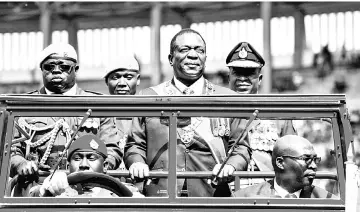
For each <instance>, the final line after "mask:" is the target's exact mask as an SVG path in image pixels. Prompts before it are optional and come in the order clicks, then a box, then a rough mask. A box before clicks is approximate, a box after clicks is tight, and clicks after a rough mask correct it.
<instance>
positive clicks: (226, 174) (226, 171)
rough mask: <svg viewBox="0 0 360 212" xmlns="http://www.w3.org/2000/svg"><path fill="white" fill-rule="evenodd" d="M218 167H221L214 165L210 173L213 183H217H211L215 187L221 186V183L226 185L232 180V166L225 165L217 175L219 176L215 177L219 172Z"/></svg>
mask: <svg viewBox="0 0 360 212" xmlns="http://www.w3.org/2000/svg"><path fill="white" fill-rule="evenodd" d="M220 167H221V164H216V165H215V167H214V169H213V171H212V174H213V177H214V181H215V182H217V183H216V184H215V182H214V181H213V183H214V184H215V185H217V184H221V183H228V182H231V181H232V180H233V174H234V172H235V168H234V167H233V166H232V165H229V164H225V165H224V167H223V169H222V170H221V172H220V173H219V175H217V174H218V172H219V170H220Z"/></svg>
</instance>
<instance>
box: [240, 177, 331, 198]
mask: <svg viewBox="0 0 360 212" xmlns="http://www.w3.org/2000/svg"><path fill="white" fill-rule="evenodd" d="M233 196H235V197H272V198H281V197H280V196H278V195H277V194H276V191H275V189H274V180H269V181H266V182H263V183H260V184H257V185H253V186H249V187H246V188H243V189H240V190H238V191H236V192H234V193H233ZM300 198H336V196H335V195H334V194H332V193H329V192H327V191H326V190H324V189H322V188H319V187H317V186H314V185H311V186H309V187H306V188H304V189H303V190H302V191H301V193H300Z"/></svg>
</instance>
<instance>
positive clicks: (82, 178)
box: [67, 172, 133, 197]
mask: <svg viewBox="0 0 360 212" xmlns="http://www.w3.org/2000/svg"><path fill="white" fill-rule="evenodd" d="M67 179H68V182H69V185H76V184H78V183H80V184H81V185H83V186H84V185H85V186H87V185H90V186H95V187H100V188H104V189H106V190H109V191H112V192H114V194H116V195H117V196H119V197H132V195H133V193H132V192H131V191H130V190H129V189H128V188H127V187H126V186H125V185H124V184H123V183H121V182H120V180H118V179H116V178H114V177H112V176H109V175H107V174H103V173H98V172H74V173H71V174H69V175H68V177H67Z"/></svg>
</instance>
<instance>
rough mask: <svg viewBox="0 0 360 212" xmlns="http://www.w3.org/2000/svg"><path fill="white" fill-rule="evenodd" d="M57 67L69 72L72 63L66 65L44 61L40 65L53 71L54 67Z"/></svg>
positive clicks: (46, 69)
mask: <svg viewBox="0 0 360 212" xmlns="http://www.w3.org/2000/svg"><path fill="white" fill-rule="evenodd" d="M56 66H57V67H58V69H59V70H60V71H62V72H70V71H71V70H72V67H74V66H72V65H66V64H52V63H51V64H49V63H45V64H43V65H42V69H43V70H45V71H53V70H54V69H55V67H56Z"/></svg>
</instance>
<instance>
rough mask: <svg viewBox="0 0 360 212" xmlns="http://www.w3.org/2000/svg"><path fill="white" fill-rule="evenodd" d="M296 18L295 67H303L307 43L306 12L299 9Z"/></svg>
mask: <svg viewBox="0 0 360 212" xmlns="http://www.w3.org/2000/svg"><path fill="white" fill-rule="evenodd" d="M294 19H295V42H294V44H295V45H294V56H293V64H294V68H301V67H302V59H303V51H304V44H305V21H304V13H303V12H302V11H300V10H297V11H296V12H295V14H294Z"/></svg>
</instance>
